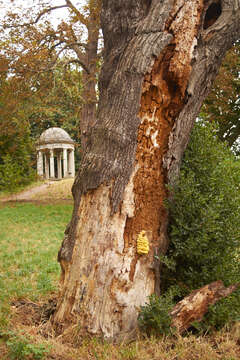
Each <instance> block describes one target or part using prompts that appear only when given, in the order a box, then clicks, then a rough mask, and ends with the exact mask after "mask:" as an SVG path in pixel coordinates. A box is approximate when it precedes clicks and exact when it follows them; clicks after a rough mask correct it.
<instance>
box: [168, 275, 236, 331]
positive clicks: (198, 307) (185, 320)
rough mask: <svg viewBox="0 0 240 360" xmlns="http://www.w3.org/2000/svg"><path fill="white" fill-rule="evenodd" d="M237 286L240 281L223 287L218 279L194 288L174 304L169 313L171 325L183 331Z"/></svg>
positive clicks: (199, 319) (200, 318)
mask: <svg viewBox="0 0 240 360" xmlns="http://www.w3.org/2000/svg"><path fill="white" fill-rule="evenodd" d="M239 286H240V283H238V284H234V285H231V286H229V287H226V288H225V287H224V285H223V282H222V281H221V280H218V281H215V282H213V283H211V284H208V285H205V286H203V287H202V288H200V289H197V290H194V291H193V292H192V293H191V294H189V295H188V296H186V297H185V298H184V299H183V300H181V301H180V302H178V303H177V304H176V305H175V306H174V308H173V310H172V311H171V313H170V315H171V317H172V323H171V326H172V327H175V328H176V329H177V331H178V332H179V333H180V334H181V333H183V332H184V331H185V330H187V329H188V328H189V327H190V326H191V324H192V323H193V322H194V321H198V322H200V321H201V320H202V318H203V316H204V315H205V314H206V312H207V311H208V308H209V306H210V305H213V304H215V303H216V302H217V301H218V300H220V299H222V298H224V297H227V296H228V295H230V294H231V293H232V292H233V291H235V290H236V289H237V288H238V287H239Z"/></svg>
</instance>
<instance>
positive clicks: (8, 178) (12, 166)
mask: <svg viewBox="0 0 240 360" xmlns="http://www.w3.org/2000/svg"><path fill="white" fill-rule="evenodd" d="M1 160H2V164H0V191H8V192H14V191H16V190H17V189H18V188H19V187H20V186H22V185H27V184H29V183H30V182H31V181H33V180H34V179H35V177H36V175H35V173H34V170H33V169H32V168H31V166H30V156H28V155H27V154H25V156H24V152H23V153H22V157H21V159H20V160H19V161H18V159H17V158H15V157H14V156H11V155H10V154H8V155H6V156H4V157H3V158H2V159H1Z"/></svg>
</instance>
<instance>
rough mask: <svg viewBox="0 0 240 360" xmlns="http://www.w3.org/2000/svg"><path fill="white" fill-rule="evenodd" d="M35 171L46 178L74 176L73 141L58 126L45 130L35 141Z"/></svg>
mask: <svg viewBox="0 0 240 360" xmlns="http://www.w3.org/2000/svg"><path fill="white" fill-rule="evenodd" d="M37 173H38V175H39V176H41V177H45V178H46V179H49V178H50V179H62V178H73V177H74V176H75V162H74V141H73V140H72V139H71V138H70V136H69V135H68V133H67V132H66V131H65V130H63V129H61V128H58V127H52V128H49V129H47V130H45V131H44V132H43V133H42V135H41V136H40V138H39V140H38V142H37Z"/></svg>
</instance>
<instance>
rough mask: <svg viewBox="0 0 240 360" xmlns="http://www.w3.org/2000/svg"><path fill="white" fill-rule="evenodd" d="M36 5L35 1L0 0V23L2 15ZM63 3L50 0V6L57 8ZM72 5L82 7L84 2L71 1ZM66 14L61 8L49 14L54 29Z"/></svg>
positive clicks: (78, 0) (81, 0)
mask: <svg viewBox="0 0 240 360" xmlns="http://www.w3.org/2000/svg"><path fill="white" fill-rule="evenodd" d="M36 3H38V1H36V0H1V1H0V21H1V18H3V17H4V14H5V13H6V12H7V11H8V10H10V9H13V10H14V8H16V7H19V6H24V7H25V8H29V7H30V8H31V7H34V6H35V5H36ZM64 3H65V1H64V0H51V5H52V6H57V5H63V4H64ZM72 3H73V5H75V6H77V5H83V4H84V3H85V1H84V0H72ZM67 14H68V12H67V9H65V8H62V9H58V10H54V11H53V12H52V13H51V14H50V19H51V22H52V24H53V25H54V27H56V26H57V25H58V24H59V22H60V21H61V20H62V19H64V18H66V16H67Z"/></svg>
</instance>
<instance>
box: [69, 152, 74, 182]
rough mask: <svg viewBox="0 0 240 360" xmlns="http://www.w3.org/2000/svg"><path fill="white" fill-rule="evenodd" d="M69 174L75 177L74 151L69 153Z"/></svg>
mask: <svg viewBox="0 0 240 360" xmlns="http://www.w3.org/2000/svg"><path fill="white" fill-rule="evenodd" d="M69 174H70V176H71V177H73V178H74V177H75V161H74V150H70V153H69Z"/></svg>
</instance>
